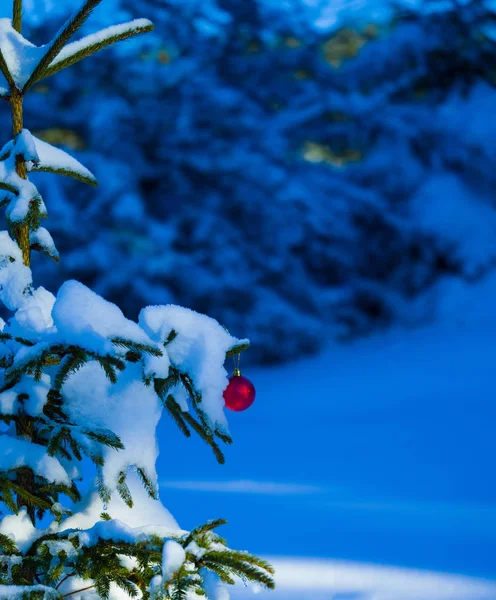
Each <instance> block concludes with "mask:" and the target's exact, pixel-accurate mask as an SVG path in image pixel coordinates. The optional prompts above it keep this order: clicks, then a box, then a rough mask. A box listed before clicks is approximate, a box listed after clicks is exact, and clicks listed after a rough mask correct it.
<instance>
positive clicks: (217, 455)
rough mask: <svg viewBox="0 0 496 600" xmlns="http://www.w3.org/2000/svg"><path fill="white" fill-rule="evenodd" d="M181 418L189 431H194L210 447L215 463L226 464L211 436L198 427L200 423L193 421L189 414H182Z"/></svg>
mask: <svg viewBox="0 0 496 600" xmlns="http://www.w3.org/2000/svg"><path fill="white" fill-rule="evenodd" d="M182 417H183V419H184V420H185V421H186V423H187V424H188V425H189V426H190V427H191V429H194V431H196V433H197V434H198V435H199V436H200V437H201V439H202V440H203V441H204V442H206V443H207V444H208V445H209V446H210V448H212V451H213V453H214V455H215V458H216V459H217V462H218V463H219V464H221V465H223V464H224V463H225V462H226V459H225V458H224V455H223V454H222V451H221V449H220V448H219V446H218V445H217V443H216V441H215V440H214V438H213V436H212V434H211V433H209V432H208V431H207V430H205V429H204V428H203V427H202V426H201V425H200V423H198V422H197V421H195V419H194V418H193V417H192V416H191V415H190V414H189V413H187V412H185V413H182Z"/></svg>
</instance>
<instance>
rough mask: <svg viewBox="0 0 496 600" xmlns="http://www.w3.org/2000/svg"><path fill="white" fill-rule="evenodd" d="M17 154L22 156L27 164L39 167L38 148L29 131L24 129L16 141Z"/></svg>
mask: <svg viewBox="0 0 496 600" xmlns="http://www.w3.org/2000/svg"><path fill="white" fill-rule="evenodd" d="M15 154H16V156H22V158H23V159H24V160H25V161H26V162H31V163H33V164H35V165H37V164H38V163H39V162H40V157H39V155H38V151H37V148H36V143H35V141H34V138H33V136H32V135H31V132H30V131H29V129H23V130H22V131H21V133H19V135H17V136H16V139H15Z"/></svg>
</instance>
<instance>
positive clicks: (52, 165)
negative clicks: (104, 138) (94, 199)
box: [28, 137, 98, 185]
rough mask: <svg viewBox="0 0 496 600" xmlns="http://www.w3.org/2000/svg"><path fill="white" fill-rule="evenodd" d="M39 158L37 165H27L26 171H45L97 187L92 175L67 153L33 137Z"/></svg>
mask: <svg viewBox="0 0 496 600" xmlns="http://www.w3.org/2000/svg"><path fill="white" fill-rule="evenodd" d="M33 139H34V143H35V146H36V151H37V153H38V157H39V163H38V164H34V163H32V164H28V171H45V172H49V173H57V174H58V175H67V176H68V177H73V178H74V179H77V180H79V181H82V182H83V183H89V184H91V185H98V183H97V180H96V178H95V176H94V175H93V173H91V171H89V170H88V169H87V168H86V167H85V166H84V165H82V164H81V163H80V162H79V161H78V160H76V159H75V158H74V157H73V156H71V155H70V154H67V152H64V151H63V150H61V149H60V148H56V147H55V146H52V145H51V144H48V143H47V142H43V141H42V140H39V139H38V138H36V137H33Z"/></svg>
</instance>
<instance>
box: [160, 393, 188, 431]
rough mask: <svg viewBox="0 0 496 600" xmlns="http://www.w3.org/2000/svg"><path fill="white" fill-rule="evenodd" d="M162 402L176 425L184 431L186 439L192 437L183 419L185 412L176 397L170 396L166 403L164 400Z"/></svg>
mask: <svg viewBox="0 0 496 600" xmlns="http://www.w3.org/2000/svg"><path fill="white" fill-rule="evenodd" d="M162 402H163V404H164V406H165V408H166V409H167V410H168V412H169V414H170V416H171V417H172V418H173V420H174V422H175V423H176V425H177V426H178V427H179V429H180V430H181V431H182V433H183V434H184V435H185V436H186V437H191V431H190V430H189V429H188V427H187V426H186V423H185V422H184V419H183V417H182V412H183V411H182V410H181V407H180V406H179V404H178V403H177V402H176V400H175V399H174V397H173V396H171V395H170V394H169V396H167V399H166V400H165V402H164V401H163V400H162Z"/></svg>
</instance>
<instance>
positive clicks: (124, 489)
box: [117, 471, 133, 508]
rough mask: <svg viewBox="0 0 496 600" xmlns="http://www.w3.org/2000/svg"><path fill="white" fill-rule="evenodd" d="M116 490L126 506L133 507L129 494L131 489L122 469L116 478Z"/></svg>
mask: <svg viewBox="0 0 496 600" xmlns="http://www.w3.org/2000/svg"><path fill="white" fill-rule="evenodd" d="M117 492H118V494H119V496H120V497H121V498H122V500H123V501H124V502H125V503H126V504H127V506H129V508H133V497H132V496H131V491H130V490H129V487H128V486H127V484H126V473H124V471H121V472H120V474H119V478H118V480H117Z"/></svg>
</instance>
